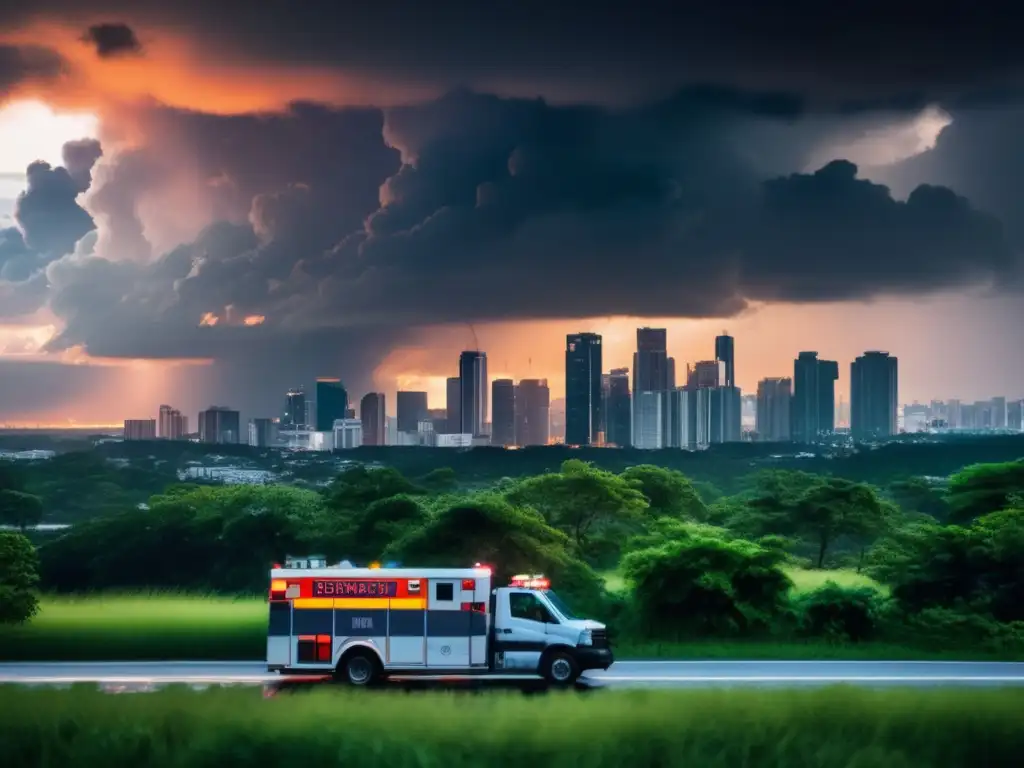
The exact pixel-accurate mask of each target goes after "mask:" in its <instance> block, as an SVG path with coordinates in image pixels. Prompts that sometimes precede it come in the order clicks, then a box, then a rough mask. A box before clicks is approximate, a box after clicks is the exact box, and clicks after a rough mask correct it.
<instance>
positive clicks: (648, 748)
mask: <svg viewBox="0 0 1024 768" xmlns="http://www.w3.org/2000/svg"><path fill="white" fill-rule="evenodd" d="M1022 707H1024V691H1019V690H1003V691H978V690H974V691H966V692H965V691H943V690H933V691H907V690H902V691H888V692H879V691H864V690H854V689H843V688H833V689H823V690H817V691H810V692H808V691H781V692H779V691H776V692H772V691H672V692H666V691H632V692H619V693H614V692H594V693H591V694H589V695H587V696H578V695H574V694H565V695H550V696H544V697H529V698H527V697H524V696H522V695H518V696H517V695H498V694H495V695H490V696H480V697H478V698H477V699H475V700H474V701H473V702H467V701H466V700H465V699H464V698H461V697H460V696H458V695H451V694H447V695H446V694H420V695H402V694H393V693H369V692H359V693H354V694H353V693H346V692H339V691H331V690H327V691H315V692H311V693H309V694H307V695H304V696H287V697H277V698H273V699H261V698H260V696H259V694H258V693H255V692H253V691H251V690H247V689H214V690H210V691H205V692H195V691H189V690H180V689H177V690H164V691H160V692H157V693H149V694H135V695H121V696H110V695H104V694H101V693H98V692H96V691H94V690H82V689H79V690H71V691H55V690H52V689H42V690H25V689H12V688H2V689H0V711H3V712H4V717H3V718H0V743H2V744H3V745H4V757H5V763H4V764H5V765H8V766H11V767H12V768H15V767H17V766H29V765H33V766H35V765H47V766H61V768H78V766H83V767H85V768H93V767H94V766H96V765H125V766H128V765H130V766H133V768H143V767H151V768H165V766H166V767H167V768H170V767H172V766H173V767H174V768H178V767H179V766H189V767H190V768H203V767H204V766H210V767H211V768H213V766H216V767H217V768H233V767H234V766H251V765H316V766H324V767H325V768H326V767H327V766H349V765H351V766H360V768H375V767H376V766H388V768H404V767H405V766H409V767H410V768H411V767H412V766H416V767H417V768H432V767H434V766H436V767H437V768H471V767H472V768H477V766H482V765H486V766H488V767H489V768H504V767H505V766H516V767H517V768H518V767H519V766H522V765H537V766H546V765H585V766H588V768H611V767H612V766H631V767H636V768H640V767H642V766H658V767H659V768H673V767H674V766H700V767H701V768H719V767H721V768H735V767H736V766H745V768H759V767H760V766H792V767H794V768H798V767H799V768H803V767H805V766H806V768H812V767H813V768H833V766H834V767H836V768H839V767H840V766H842V768H853V767H854V766H857V767H863V768H890V767H891V768H906V767H907V766H915V767H917V768H931V767H932V766H934V767H935V768H939V767H940V766H941V768H958V767H959V766H965V767H966V766H972V765H977V764H979V763H981V764H984V765H989V766H1012V765H1019V760H1020V755H1021V754H1022V750H1024V729H1022V728H1020V716H1019V713H1020V711H1021V709H1022Z"/></svg>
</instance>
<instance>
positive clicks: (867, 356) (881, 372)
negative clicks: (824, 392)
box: [850, 352, 899, 440]
mask: <svg viewBox="0 0 1024 768" xmlns="http://www.w3.org/2000/svg"><path fill="white" fill-rule="evenodd" d="M898 389H899V386H898V376H897V363H896V358H895V357H892V356H890V355H889V353H888V352H865V353H864V354H863V355H861V356H860V357H858V358H857V359H856V360H854V361H853V362H852V363H851V364H850V433H851V434H852V435H853V437H854V439H857V440H870V439H878V438H884V437H892V436H893V435H895V434H897V431H898V428H897V424H896V418H897V412H898V402H899V401H898Z"/></svg>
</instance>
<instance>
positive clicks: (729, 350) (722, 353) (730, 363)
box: [715, 333, 736, 387]
mask: <svg viewBox="0 0 1024 768" xmlns="http://www.w3.org/2000/svg"><path fill="white" fill-rule="evenodd" d="M715 360H720V361H721V362H722V363H723V364H724V367H725V379H724V381H722V383H721V384H720V385H719V386H724V387H735V386H736V350H735V344H734V340H733V338H732V336H730V335H729V334H728V333H722V335H721V336H716V337H715Z"/></svg>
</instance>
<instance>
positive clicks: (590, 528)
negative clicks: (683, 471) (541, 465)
mask: <svg viewBox="0 0 1024 768" xmlns="http://www.w3.org/2000/svg"><path fill="white" fill-rule="evenodd" d="M507 495H508V499H509V501H510V502H511V503H512V504H514V505H528V506H530V507H533V508H534V509H536V510H538V511H539V512H540V513H541V514H542V515H543V516H544V519H545V520H547V521H548V522H549V523H550V524H551V525H552V526H554V527H555V528H557V529H558V530H560V531H563V532H564V533H566V534H567V535H568V536H569V537H570V539H571V540H572V541H573V543H574V544H575V545H576V547H577V548H578V551H579V552H580V554H581V555H582V556H583V557H584V559H586V560H587V561H589V562H595V561H598V560H604V559H615V558H616V557H617V555H618V553H619V552H620V551H621V547H622V542H623V536H624V535H625V534H626V533H628V532H630V531H635V530H637V529H638V528H639V527H640V523H641V520H642V518H643V512H644V510H646V509H647V500H646V499H645V498H644V495H643V494H642V493H641V492H640V491H638V490H637V489H636V488H634V487H633V486H632V485H631V484H630V483H629V482H628V481H626V480H625V479H624V478H622V477H620V476H619V475H616V474H614V473H612V472H606V471H604V470H601V469H596V468H595V467H594V466H593V465H591V464H588V463H586V462H583V461H579V460H577V459H570V460H568V461H565V462H563V463H562V468H561V471H560V472H551V473H548V474H544V475H537V476H535V477H529V478H526V479H525V480H523V481H522V482H520V483H518V484H517V485H516V486H514V488H513V489H512V490H511V491H510V492H509V493H508V494H507Z"/></svg>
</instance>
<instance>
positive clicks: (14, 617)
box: [0, 531, 39, 624]
mask: <svg viewBox="0 0 1024 768" xmlns="http://www.w3.org/2000/svg"><path fill="white" fill-rule="evenodd" d="M38 582H39V559H38V557H37V556H36V550H35V548H34V547H33V546H32V542H30V541H29V540H28V539H27V538H25V537H24V536H22V535H21V534H20V533H11V532H9V531H0V624H21V623H23V622H26V621H28V620H29V619H31V618H32V617H33V616H35V615H36V612H37V611H38V610H39V600H38V599H37V598H36V595H35V592H33V590H34V589H35V586H36V584H37V583H38Z"/></svg>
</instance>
